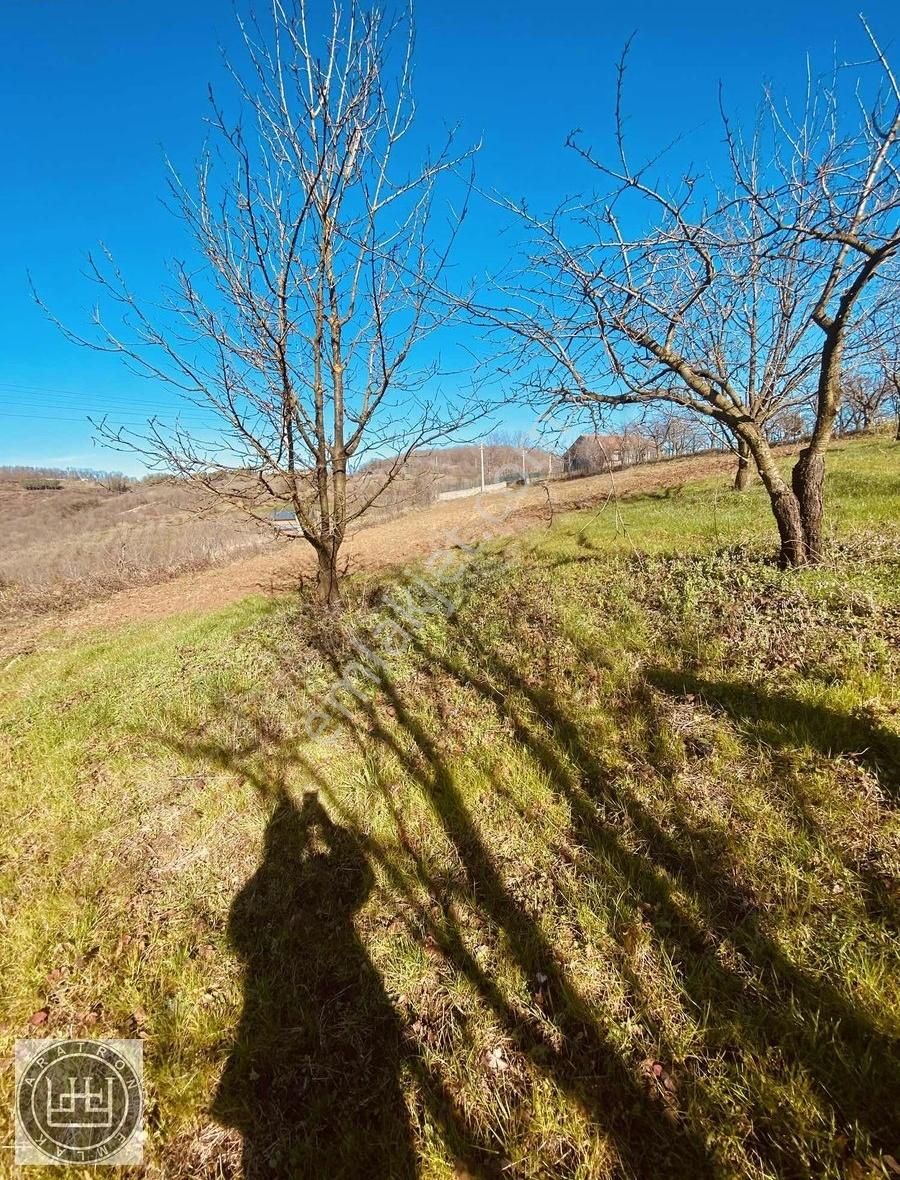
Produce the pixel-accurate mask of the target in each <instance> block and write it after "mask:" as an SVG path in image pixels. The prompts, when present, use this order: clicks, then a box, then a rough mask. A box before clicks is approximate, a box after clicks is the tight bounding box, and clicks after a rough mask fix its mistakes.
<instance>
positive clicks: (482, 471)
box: [481, 443, 484, 491]
mask: <svg viewBox="0 0 900 1180" xmlns="http://www.w3.org/2000/svg"><path fill="white" fill-rule="evenodd" d="M481 490H482V491H484V443H482V444H481Z"/></svg>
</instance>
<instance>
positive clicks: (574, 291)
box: [473, 28, 900, 565]
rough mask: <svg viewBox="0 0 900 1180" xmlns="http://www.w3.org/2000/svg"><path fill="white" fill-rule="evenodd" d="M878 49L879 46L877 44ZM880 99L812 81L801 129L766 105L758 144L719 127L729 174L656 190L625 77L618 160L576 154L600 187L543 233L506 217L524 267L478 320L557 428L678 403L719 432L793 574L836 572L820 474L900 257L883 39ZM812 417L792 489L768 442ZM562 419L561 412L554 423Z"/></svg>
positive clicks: (660, 162) (896, 116) (892, 115)
mask: <svg viewBox="0 0 900 1180" xmlns="http://www.w3.org/2000/svg"><path fill="white" fill-rule="evenodd" d="M866 31H867V32H868V28H867V29H866ZM870 41H871V45H872V47H873V50H874V61H873V62H869V63H867V64H865V65H863V66H860V67H858V68H857V69H856V70H854V71H853V72H854V74H856V75H858V76H859V80H860V85H861V84H862V79H863V76H864V75H865V73H866V71H867V70H870V69H874V70H877V71H878V75H879V89H878V92H877V93H876V94H875V95H874V96H873V97H872V100H871V103H870V105H869V106H868V107H865V106H863V105H862V103H860V105H859V107H858V108H857V111H858V117H855V118H848V117H847V116H846V114H845V112H844V111H843V108H842V107H841V109H839V104H838V93H839V90H840V89H841V85H840V84H841V83H842V81H843V79H844V77H846V71H845V72H841V71H838V72H837V73H836V74H835V76H834V78H833V79H832V80H831V81H830V82H826V83H825V84H823V83H821V82H820V80H819V79H815V78H812V77H810V79H809V86H808V93H807V98H806V104H805V106H804V108H803V110H802V111H801V113H800V114H799V116H798V117H796V118H794V117H792V115H791V114H790V112H789V111H788V110H787V109H786V108H783V107H781V106H779V105H778V104H777V103H776V102H775V101H774V100H773V99H771V98H767V99H766V101H765V102H764V104H763V107H762V109H761V112H760V117H759V120H758V122H757V124H756V126H755V127H754V129H753V131H752V134H750V135H749V136H747V137H744V136H742V135H741V134H740V133H739V132H738V131H737V130H736V129H734V128H733V127H732V126H731V125H730V124H729V122H728V120H727V118H726V119H725V131H726V142H727V144H728V149H729V151H728V167H727V169H726V174H725V175H724V177H723V182H722V183H721V184H720V185H718V186H713V185H711V184H710V183H709V181H708V180H706V179H704V178H703V177H701V175H699V174H697V173H687V174H683V175H681V176H680V177H676V178H674V179H673V178H669V179H668V180H667V181H663V180H659V179H654V177H655V176H656V175H657V174H658V173H659V171H660V169H661V168H663V167H664V157H666V158H671V156H672V151H671V149H670V151H669V152H668V155H666V153H662V154H661V155H657V156H655V157H653V158H652V159H649V160H647V161H645V162H642V163H640V164H636V163H634V162H633V161H632V158H631V154H630V151H629V149H628V148H627V145H626V139H625V131H624V128H625V121H626V120H625V114H624V105H623V104H624V98H623V88H624V78H625V67H626V59H627V52H628V50H627V48H626V52H625V54H623V57H622V59H621V61H620V64H619V72H618V87H617V103H616V120H615V127H616V142H617V152H616V153H615V154H614V158H612V159H611V160H607V159H604V158H601V157H600V156H599V155H598V154H596V153H595V152H594V151H593V149H592V148H590V147H589V146H586V145H585V144H584V142H583V139H582V136H581V135H580V133H577V132H576V133H573V134H572V135H571V136H570V138H569V141H568V145H569V147H570V148H571V149H573V150H574V151H576V152H577V153H578V154H579V155H580V157H581V158H582V160H583V161H584V163H585V164H586V165H587V166H588V168H589V169H590V170H591V172H592V174H593V176H594V177H595V179H596V180H597V181H598V183H599V184H600V186H601V188H600V191H598V192H597V193H595V194H594V195H592V196H590V197H588V198H585V197H581V198H578V199H576V200H569V201H566V202H565V203H564V204H563V205H561V206H560V207H558V208H557V209H556V210H554V211H553V212H552V213H550V214H549V215H547V216H541V215H538V214H536V213H534V212H533V211H532V210H531V209H530V208H529V207H528V206H526V205H523V204H515V203H511V202H506V203H507V205H508V207H509V208H510V209H511V210H513V211H514V213H515V214H516V216H517V217H518V218H519V219H520V221H521V223H522V224H523V225H524V226H525V227H526V229H527V237H528V241H527V245H526V258H527V261H526V264H525V266H524V267H522V268H521V270H520V271H518V272H517V273H515V274H512V275H508V276H506V277H504V279H503V280H502V281H498V284H497V292H496V293H495V296H494V299H493V301H492V302H491V305H490V306H487V305H479V306H478V307H474V308H473V311H474V312H475V314H477V315H478V316H479V317H480V318H481V319H482V321H487V322H488V323H491V324H493V325H495V326H497V327H498V328H501V329H503V330H504V331H505V332H506V333H511V334H512V339H513V341H514V343H513V346H512V351H513V353H514V356H515V357H516V361H517V363H518V364H519V366H520V368H521V369H523V370H524V371H525V372H526V373H527V374H528V376H527V380H526V381H525V383H524V388H523V393H524V394H525V395H526V396H528V397H530V398H533V399H536V400H537V401H539V402H542V403H543V404H545V405H547V406H548V407H552V412H554V413H556V412H558V411H559V410H566V409H571V410H574V411H575V412H581V411H583V410H584V408H585V407H586V406H589V405H592V406H601V407H604V406H605V407H613V408H615V407H621V406H628V405H631V406H634V405H637V406H652V405H658V404H660V403H667V404H669V405H673V406H675V407H680V408H682V409H683V410H686V411H688V412H689V413H690V414H692V415H694V416H696V417H698V418H699V419H701V420H705V421H707V422H711V423H713V424H716V425H718V427H720V428H721V429H723V430H724V431H725V432H726V433H727V434H728V435H729V436H730V438H731V439H733V440H734V443H735V446H736V448H737V449H738V451H739V453H740V454H742V455H743V456H744V457H745V458H746V457H747V456H748V455H749V456H750V457H752V459H753V461H754V463H755V466H756V467H757V469H758V471H759V473H760V475H761V477H762V480H763V483H764V484H765V487H766V489H767V491H768V493H769V496H770V500H771V504H772V509H773V512H774V515H775V519H776V521H777V524H778V528H779V532H780V537H781V559H782V562H783V563H784V564H786V565H799V564H802V563H803V562H805V561H807V560H817V559H818V558H819V557H820V556H821V553H822V539H823V538H822V523H823V520H822V518H823V483H824V456H825V451H826V449H827V446H828V443H829V440H830V438H831V434H832V429H833V426H834V421H835V415H836V413H837V409H838V407H839V405H840V398H841V375H842V363H843V359H844V355H845V352H846V349H847V347H848V342H849V340H850V338H851V334H852V332H853V330H854V326H855V325H856V324H857V323H858V322H859V320H860V319H862V318H864V317H865V315H866V310H867V299H869V298H870V297H871V296H872V292H873V289H874V280H875V279H876V277H877V276H878V275H879V273H880V272H881V271H882V270H883V269H884V268H885V267H886V266H887V265H888V263H889V262H890V260H891V259H892V258H893V257H894V256H895V255H896V253H897V251H898V248H900V226H898V211H900V184H898V172H897V164H898V151H900V144H898V134H900V91H898V88H897V83H896V79H895V77H894V75H893V73H892V72H891V69H890V66H889V64H888V62H887V60H886V58H885V57H884V55H883V53H882V52H881V50H880V48H879V46H878V45H877V43H876V42H875V39H874V37H870ZM810 397H812V399H813V401H814V404H815V415H814V424H813V429H812V434H811V437H810V439H809V441H808V443H807V444H806V445H805V446H804V448H803V450H802V451H801V454H800V456H799V458H798V460H797V463H796V465H795V468H794V471H793V478H792V481H791V482H788V481H787V480H786V479H785V477H784V476H783V475H782V473H781V470H780V469H779V466H778V464H777V462H776V459H775V456H774V454H773V452H772V448H771V445H770V443H769V440H768V438H767V430H766V427H767V423H769V422H770V421H771V420H772V419H773V418H774V417H775V416H776V415H779V414H783V413H784V412H786V411H788V410H794V409H796V408H798V407H799V406H801V405H802V404H804V403H805V402H807V401H808V400H809V399H810ZM548 412H549V411H548Z"/></svg>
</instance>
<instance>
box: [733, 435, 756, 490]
mask: <svg viewBox="0 0 900 1180" xmlns="http://www.w3.org/2000/svg"><path fill="white" fill-rule="evenodd" d="M752 478H753V468H752V467H751V466H750V448H749V447H748V446H747V444H746V443H745V442H744V441H743V440H741V441H739V442H738V465H737V471H736V472H735V473H734V490H735V491H736V492H744V491H746V490H747V488H748V487H749V486H750V481H751V479H752Z"/></svg>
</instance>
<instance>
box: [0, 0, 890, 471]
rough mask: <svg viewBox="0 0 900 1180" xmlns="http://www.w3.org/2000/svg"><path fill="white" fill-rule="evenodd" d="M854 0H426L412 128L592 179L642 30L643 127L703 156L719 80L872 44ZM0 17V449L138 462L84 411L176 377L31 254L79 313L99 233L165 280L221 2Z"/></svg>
mask: <svg viewBox="0 0 900 1180" xmlns="http://www.w3.org/2000/svg"><path fill="white" fill-rule="evenodd" d="M240 2H242V0H239V3H240ZM319 2H322V3H324V2H325V0H319ZM858 10H859V3H858V0H780V2H777V0H763V2H760V3H756V4H754V5H752V6H746V7H745V6H744V5H738V4H736V3H734V2H731V3H728V2H726V3H722V2H717V3H713V2H712V0H686V2H685V3H683V4H680V5H675V4H673V3H671V0H636V2H635V3H634V4H623V3H621V0H616V3H614V4H612V3H606V4H604V3H603V2H602V0H599V2H598V0H595V2H593V3H590V2H587V0H553V2H552V3H548V2H544V3H539V2H538V0H517V2H513V0H477V2H476V0H452V2H450V3H448V2H447V0H419V4H418V8H417V25H418V51H417V60H416V94H417V99H418V104H419V132H420V134H421V135H422V137H423V138H424V139H428V140H430V141H431V142H434V143H437V142H439V140H440V138H441V129H442V127H443V126H444V125H445V124H455V123H461V124H462V135H463V139H464V140H477V139H479V138H482V139H483V143H484V147H483V150H482V152H481V153H480V156H479V158H478V181H479V184H480V185H481V186H483V187H484V188H488V189H490V188H497V189H501V190H503V191H504V192H506V193H508V194H510V195H512V196H515V197H518V196H523V195H527V196H528V197H529V200H530V201H531V202H532V203H533V204H535V205H538V206H540V205H541V204H542V203H546V204H549V203H551V202H554V201H556V200H558V199H559V198H560V197H561V196H563V195H565V194H567V193H573V192H576V191H578V190H579V189H580V188H583V187H589V178H585V176H584V172H583V170H582V169H581V168H580V167H579V166H578V164H577V161H575V159H574V158H573V157H572V156H571V154H570V153H567V152H566V151H565V150H564V148H563V140H564V139H565V136H566V133H567V132H568V131H569V130H571V129H572V128H573V127H576V126H579V127H582V128H584V129H585V131H586V133H587V136H588V138H590V139H591V140H592V141H593V142H594V143H595V144H602V143H603V142H604V141H605V137H606V135H607V133H608V131H609V128H610V116H611V94H612V84H613V72H614V65H615V61H616V59H617V57H618V54H619V52H620V50H621V46H622V44H623V42H624V40H625V39H626V38H627V37H628V35H629V34H630V33H631V32H633V31H635V30H636V31H637V33H638V37H637V40H636V42H635V45H634V49H633V54H632V65H631V72H630V83H629V85H630V110H631V134H632V136H633V139H634V141H635V143H636V144H639V143H640V142H641V141H642V140H646V141H647V142H649V143H653V144H657V145H659V144H662V143H665V142H668V140H669V139H671V138H672V137H673V135H674V134H676V133H677V132H679V131H684V130H692V131H693V134H692V136H691V137H690V140H689V147H687V148H686V149H685V150H686V151H689V152H690V154H691V157H692V159H693V161H694V162H695V163H701V164H702V163H703V162H704V161H705V160H706V159H707V158H709V159H713V158H715V156H716V155H717V153H718V151H719V143H720V139H721V135H720V130H719V126H718V123H717V119H716V104H717V91H718V86H719V83H720V81H722V82H724V84H725V92H726V96H727V101H728V105H729V107H730V108H731V109H732V110H734V111H736V112H738V113H740V112H742V111H744V112H747V111H750V110H752V108H753V106H754V105H755V103H756V101H757V99H758V97H759V94H760V89H761V86H762V84H763V83H764V82H771V83H773V84H774V86H775V89H776V91H778V92H785V93H789V92H792V91H793V92H796V89H797V87H798V85H799V84H801V83H802V73H803V69H804V61H805V55H806V54H807V53H810V54H811V55H812V57H813V60H814V61H815V63H816V64H817V65H818V66H819V67H821V68H827V66H828V63H829V62H830V60H831V58H832V55H833V52H834V47H835V45H837V46H838V49H839V56H841V57H859V56H862V55H863V53H864V49H865V46H864V42H863V40H862V34H861V29H860V27H859V25H858V21H857V12H858ZM864 11H865V13H866V16H867V18H868V19H869V21H870V23H871V24H872V25H873V26H874V28H875V30H876V32H877V33H878V35H879V37H880V39H881V40H882V42H883V43H884V44H885V45H886V46H887V47H888V48H889V49H893V51H894V52H893V57H894V59H895V61H896V60H897V56H898V53H900V44H898V42H900V4H898V3H897V0H869V2H868V3H866V4H865V8H864ZM3 17H4V31H3V38H2V44H0V109H2V112H3V114H2V139H3V161H4V173H5V175H4V181H3V184H2V185H0V224H2V226H3V229H4V235H3V248H2V251H0V463H48V464H53V465H60V466H68V465H70V464H74V465H91V466H98V467H115V468H122V469H124V470H139V465H138V464H137V463H136V461H134V460H129V459H127V458H120V457H117V456H116V455H114V454H112V453H110V452H104V451H102V450H100V449H99V448H97V447H96V446H94V445H93V444H92V441H91V433H92V432H91V428H90V426H89V424H88V423H87V421H86V418H85V414H86V411H87V410H96V409H105V408H109V409H110V410H113V409H115V408H116V407H120V406H124V407H126V408H127V410H128V414H129V417H128V418H127V419H123V420H132V419H133V418H134V417H136V416H139V415H140V414H141V413H143V412H145V411H146V410H147V409H148V408H156V407H166V406H170V405H171V398H170V395H168V394H166V393H165V392H163V391H161V390H159V389H155V388H154V387H152V386H151V385H149V384H148V383H147V382H145V381H141V380H140V379H138V378H135V377H132V376H130V375H129V374H128V373H127V372H126V371H125V370H124V369H122V367H121V366H120V365H119V364H118V362H117V361H116V360H115V359H112V358H107V357H102V356H98V355H94V354H89V353H86V352H84V351H83V350H80V349H78V348H77V347H75V346H74V345H71V344H68V343H67V342H66V341H65V340H64V339H62V338H61V337H60V335H59V334H58V332H57V330H56V329H55V328H53V327H52V325H50V324H49V323H48V322H47V321H46V320H45V319H44V318H43V316H42V314H41V312H40V311H39V310H38V309H37V308H36V307H35V305H34V304H33V302H32V301H31V297H30V294H29V290H28V285H27V278H26V272H27V271H30V272H31V274H32V276H33V278H34V281H35V283H36V284H37V286H38V287H39V289H40V290H41V293H42V294H43V295H44V296H45V298H46V299H47V301H48V302H49V303H50V304H52V306H53V307H54V309H56V310H57V311H58V312H59V314H60V316H61V318H63V319H65V320H66V321H67V322H69V323H71V324H73V325H76V326H77V325H80V324H83V323H86V320H87V315H88V313H89V309H90V307H91V306H92V302H93V294H92V288H91V284H90V283H89V282H88V280H87V279H85V278H83V277H82V275H81V272H82V270H83V267H84V259H85V255H86V253H87V251H88V250H89V249H91V248H92V247H93V246H95V245H96V243H97V242H98V241H100V240H103V241H105V242H106V243H107V244H108V245H109V246H110V247H111V249H112V250H113V252H114V253H115V255H116V257H117V258H118V260H119V261H120V262H121V265H122V268H123V270H124V271H125V273H126V274H127V275H128V277H129V280H130V281H131V283H132V286H133V287H135V288H136V289H137V290H139V291H141V292H142V293H145V294H147V295H149V296H151V297H152V295H153V294H154V292H155V291H157V290H158V288H159V286H160V283H161V281H162V280H163V278H164V269H163V268H164V263H165V260H166V259H167V257H169V256H171V255H172V254H173V253H177V251H178V232H177V225H175V224H174V223H173V221H172V219H171V217H170V215H168V214H167V213H166V211H165V210H164V209H163V208H162V206H161V204H160V197H161V194H162V193H163V190H164V174H163V162H162V156H163V151H164V150H165V151H166V152H167V153H168V154H169V155H170V156H172V157H173V158H174V160H175V161H176V162H178V163H180V164H182V165H188V164H189V163H190V161H191V160H192V159H194V158H195V156H196V155H197V153H198V151H199V148H200V146H201V144H202V140H203V135H204V128H203V117H204V114H205V111H206V92H207V84H208V83H209V82H213V83H215V82H216V81H217V80H218V79H219V78H220V76H221V75H220V64H219V58H218V50H217V46H218V45H219V44H222V43H224V44H226V45H227V44H228V43H229V41H231V40H232V38H233V18H232V8H231V4H230V3H228V0H178V2H176V0H154V3H152V4H139V3H123V2H122V0H77V2H76V3H72V0H11V3H8V4H6V5H4V13H3ZM503 249H504V241H503V238H502V237H500V236H498V234H497V220H496V213H494V212H492V210H491V209H490V207H488V206H487V205H482V204H480V203H478V202H477V201H476V202H475V204H474V206H473V210H472V214H471V216H470V218H469V221H468V223H467V225H466V229H465V233H464V236H463V239H462V241H461V242H460V247H459V250H458V252H457V255H456V269H457V274H458V275H460V276H465V275H468V274H479V273H483V272H485V271H486V270H491V269H495V268H496V267H497V266H498V265H499V264H500V263H501V261H502V252H503Z"/></svg>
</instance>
